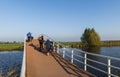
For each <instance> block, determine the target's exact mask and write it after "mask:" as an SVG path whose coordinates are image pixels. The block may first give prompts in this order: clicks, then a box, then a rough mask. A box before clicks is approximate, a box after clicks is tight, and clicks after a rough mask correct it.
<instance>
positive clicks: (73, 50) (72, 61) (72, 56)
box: [71, 50, 74, 63]
mask: <svg viewBox="0 0 120 77" xmlns="http://www.w3.org/2000/svg"><path fill="white" fill-rule="evenodd" d="M73 54H74V50H72V53H71V63H73Z"/></svg>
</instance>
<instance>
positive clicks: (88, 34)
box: [81, 28, 101, 47]
mask: <svg viewBox="0 0 120 77" xmlns="http://www.w3.org/2000/svg"><path fill="white" fill-rule="evenodd" d="M81 42H82V46H83V47H93V46H100V45H101V43H100V37H99V35H98V33H97V32H96V31H95V29H94V28H92V29H90V28H86V29H85V30H84V33H83V34H82V37H81Z"/></svg>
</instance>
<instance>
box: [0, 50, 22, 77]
mask: <svg viewBox="0 0 120 77" xmlns="http://www.w3.org/2000/svg"><path fill="white" fill-rule="evenodd" d="M22 57H23V52H21V51H12V52H7V51H4V52H0V70H2V74H3V76H5V75H6V74H7V72H8V71H9V70H11V69H13V67H16V72H20V70H21V64H22Z"/></svg>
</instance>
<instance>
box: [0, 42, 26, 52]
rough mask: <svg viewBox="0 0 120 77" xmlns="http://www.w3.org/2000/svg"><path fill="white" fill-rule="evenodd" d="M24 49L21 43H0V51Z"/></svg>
mask: <svg viewBox="0 0 120 77" xmlns="http://www.w3.org/2000/svg"><path fill="white" fill-rule="evenodd" d="M23 48H24V44H23V43H0V51H13V50H20V51H22V50H23Z"/></svg>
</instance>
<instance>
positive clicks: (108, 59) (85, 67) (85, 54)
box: [57, 48, 120, 77]
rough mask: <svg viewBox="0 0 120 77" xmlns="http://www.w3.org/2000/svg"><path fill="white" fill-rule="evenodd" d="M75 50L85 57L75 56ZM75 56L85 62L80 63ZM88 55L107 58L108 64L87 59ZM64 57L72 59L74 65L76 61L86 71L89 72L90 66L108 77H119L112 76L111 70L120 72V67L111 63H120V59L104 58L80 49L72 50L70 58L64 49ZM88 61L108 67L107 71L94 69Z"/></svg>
mask: <svg viewBox="0 0 120 77" xmlns="http://www.w3.org/2000/svg"><path fill="white" fill-rule="evenodd" d="M57 49H58V50H57V53H58V54H60V49H59V48H57ZM75 50H76V51H79V52H80V53H82V54H83V56H81V55H78V54H75V53H74V51H75ZM75 55H76V56H78V57H80V58H82V59H83V60H84V61H80V60H78V59H76V58H74V56H75ZM88 55H92V56H97V57H99V58H106V60H107V64H106V63H103V62H99V61H96V60H92V59H90V58H88V57H87V56H88ZM62 56H63V58H65V56H67V57H69V58H70V59H71V63H73V61H74V60H75V61H77V62H79V63H81V64H83V65H84V70H85V71H87V66H89V67H91V68H93V69H95V70H98V71H99V72H102V73H104V74H106V75H107V76H108V77H111V76H113V77H118V75H115V74H112V72H111V68H114V69H117V70H120V67H117V66H113V65H111V61H112V60H115V61H118V62H120V59H119V58H114V57H109V56H104V55H99V54H94V53H89V52H85V51H82V50H79V49H75V48H74V49H72V50H71V55H70V56H69V55H68V54H67V52H66V48H63V49H62ZM87 61H91V62H94V63H97V64H100V65H102V66H106V67H107V71H104V70H102V69H100V68H97V67H94V66H92V65H90V64H88V63H87Z"/></svg>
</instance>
